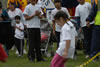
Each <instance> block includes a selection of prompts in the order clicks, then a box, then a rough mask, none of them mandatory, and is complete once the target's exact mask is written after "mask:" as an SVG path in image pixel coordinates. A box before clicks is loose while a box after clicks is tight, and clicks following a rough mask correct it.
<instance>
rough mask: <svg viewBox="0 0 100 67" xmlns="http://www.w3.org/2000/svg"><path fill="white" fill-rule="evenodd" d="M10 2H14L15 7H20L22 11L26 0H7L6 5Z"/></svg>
mask: <svg viewBox="0 0 100 67" xmlns="http://www.w3.org/2000/svg"><path fill="white" fill-rule="evenodd" d="M10 3H15V6H16V7H17V8H20V9H21V10H22V11H24V9H25V7H26V5H27V0H8V5H7V7H9V4H10Z"/></svg>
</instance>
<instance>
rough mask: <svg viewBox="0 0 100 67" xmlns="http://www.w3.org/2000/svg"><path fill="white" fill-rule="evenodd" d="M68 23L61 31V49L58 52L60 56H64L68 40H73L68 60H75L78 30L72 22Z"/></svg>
mask: <svg viewBox="0 0 100 67" xmlns="http://www.w3.org/2000/svg"><path fill="white" fill-rule="evenodd" d="M67 23H68V24H67ZM67 23H65V24H64V26H63V27H62V29H61V34H60V43H59V48H58V49H57V51H56V52H57V53H58V54H59V55H60V56H62V55H63V52H64V49H65V47H66V40H71V43H70V48H69V50H68V56H67V57H66V58H73V57H74V52H75V36H76V30H75V27H74V26H73V24H72V23H71V22H70V21H68V22H67ZM70 24H71V25H70ZM71 27H72V28H71Z"/></svg>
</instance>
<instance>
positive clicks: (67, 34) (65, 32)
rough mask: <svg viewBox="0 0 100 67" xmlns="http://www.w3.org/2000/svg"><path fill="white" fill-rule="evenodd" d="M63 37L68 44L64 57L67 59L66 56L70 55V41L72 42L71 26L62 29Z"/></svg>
mask: <svg viewBox="0 0 100 67" xmlns="http://www.w3.org/2000/svg"><path fill="white" fill-rule="evenodd" d="M62 38H63V41H66V44H65V45H66V46H65V49H64V52H63V55H62V57H63V58H64V59H67V58H66V57H67V56H68V51H69V48H70V42H71V29H70V27H67V28H65V29H64V28H63V29H62Z"/></svg>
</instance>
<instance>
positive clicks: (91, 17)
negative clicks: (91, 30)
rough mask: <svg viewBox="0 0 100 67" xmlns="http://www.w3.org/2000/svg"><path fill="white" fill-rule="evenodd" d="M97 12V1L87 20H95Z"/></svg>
mask: <svg viewBox="0 0 100 67" xmlns="http://www.w3.org/2000/svg"><path fill="white" fill-rule="evenodd" d="M96 14H97V5H96V3H94V4H93V6H92V9H91V11H90V14H89V15H88V17H87V19H86V21H87V22H92V21H93V20H94V18H95V16H96Z"/></svg>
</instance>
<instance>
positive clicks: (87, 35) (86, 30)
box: [82, 25, 93, 55]
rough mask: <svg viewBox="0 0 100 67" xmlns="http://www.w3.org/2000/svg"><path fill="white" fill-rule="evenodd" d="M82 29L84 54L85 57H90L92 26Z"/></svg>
mask: <svg viewBox="0 0 100 67" xmlns="http://www.w3.org/2000/svg"><path fill="white" fill-rule="evenodd" d="M82 29H83V35H84V47H85V53H86V55H90V50H91V39H92V30H93V25H91V26H90V28H88V27H86V26H85V27H83V28H82Z"/></svg>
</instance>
